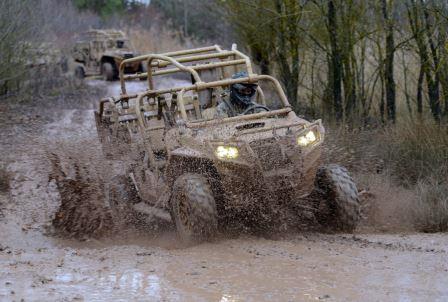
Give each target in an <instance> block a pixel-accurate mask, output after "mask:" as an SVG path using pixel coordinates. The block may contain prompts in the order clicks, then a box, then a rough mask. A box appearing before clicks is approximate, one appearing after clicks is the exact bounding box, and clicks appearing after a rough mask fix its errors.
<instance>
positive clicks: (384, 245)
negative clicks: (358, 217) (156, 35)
mask: <svg viewBox="0 0 448 302" xmlns="http://www.w3.org/2000/svg"><path fill="white" fill-rule="evenodd" d="M89 85H96V86H104V85H105V84H104V83H102V82H95V81H94V82H90V84H89ZM134 85H135V86H136V87H134V88H136V89H138V88H139V87H140V85H143V84H142V83H139V82H135V83H134ZM103 88H106V87H103ZM107 89H108V90H109V92H112V93H113V94H116V93H117V91H118V83H114V84H112V85H110V86H109V87H107ZM93 99H94V98H92V101H91V102H93ZM71 102H76V97H75V98H73V100H72V101H71ZM24 108H25V109H24ZM33 108H34V109H33V110H30V111H27V110H26V107H20V106H13V108H12V109H14V112H12V109H11V107H8V106H2V107H0V113H1V114H2V117H1V118H0V123H1V129H2V131H1V133H0V140H1V146H0V154H2V157H1V162H0V164H2V165H5V166H6V171H7V172H8V174H9V178H10V181H9V187H10V189H9V191H8V192H6V191H5V192H0V268H1V269H0V301H112V300H114V301H316V300H323V301H447V300H448V286H447V284H448V236H447V235H446V234H417V233H412V232H409V231H408V232H406V233H403V232H401V233H393V234H392V233H387V232H386V233H384V231H383V232H382V233H379V232H375V230H376V228H372V227H363V228H361V229H360V230H359V231H358V232H357V233H356V234H337V235H330V234H317V233H302V234H284V235H281V236H280V235H277V236H276V237H274V238H272V237H271V238H260V237H254V236H249V235H242V236H240V237H238V236H232V237H226V236H224V235H222V236H221V237H220V238H217V239H216V240H215V241H214V242H211V243H206V244H201V245H199V246H195V247H189V248H185V247H182V246H180V245H179V244H178V242H177V240H176V237H175V234H174V233H173V232H172V231H165V232H163V233H146V234H145V233H141V232H140V233H137V232H134V231H132V230H123V231H120V232H117V233H116V234H115V235H113V236H109V237H107V238H103V239H91V240H87V241H75V240H69V239H64V238H61V237H58V236H54V235H53V232H52V229H51V226H50V224H51V219H52V218H53V216H54V213H55V212H56V210H57V208H58V206H59V202H60V200H59V196H58V193H57V190H56V188H55V185H54V183H52V182H50V183H49V182H48V174H49V172H50V166H49V162H48V160H47V153H48V151H52V150H54V149H58V148H61V145H60V144H61V141H66V142H67V143H71V144H78V145H79V144H86V142H94V141H95V137H96V130H95V128H94V121H93V113H92V110H93V105H91V104H90V103H89V102H87V101H85V100H84V101H83V102H81V101H79V104H78V105H76V104H75V105H73V104H71V106H68V108H69V109H65V108H66V107H64V106H62V105H59V106H58V105H57V104H56V105H54V106H53V105H48V106H45V105H44V106H43V107H42V108H41V109H39V108H36V107H33ZM97 148H98V146H97V145H95V144H94V143H92V145H89V146H87V145H86V150H89V149H91V150H92V152H94V151H95V150H96V151H97ZM91 164H95V163H91ZM0 167H1V166H0ZM381 196H382V198H388V196H389V199H390V200H387V201H386V202H387V203H388V204H394V202H395V200H394V196H396V195H394V194H389V195H388V194H382V195H381ZM380 229H381V228H380Z"/></svg>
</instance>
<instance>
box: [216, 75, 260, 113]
mask: <svg viewBox="0 0 448 302" xmlns="http://www.w3.org/2000/svg"><path fill="white" fill-rule="evenodd" d="M246 77H248V75H247V72H246V71H241V72H238V73H235V74H234V75H233V76H232V79H240V78H246ZM257 87H258V85H257V84H249V83H236V84H232V85H230V100H227V99H224V98H222V99H221V102H220V103H219V105H218V106H216V114H215V117H221V118H222V117H232V116H237V115H240V114H242V113H244V112H245V111H246V110H247V109H249V108H251V107H254V106H259V105H258V104H257V103H255V102H254V101H253V100H252V99H253V97H254V95H255V92H256V91H257ZM257 112H260V108H254V109H253V110H248V111H247V112H246V113H245V114H249V113H257Z"/></svg>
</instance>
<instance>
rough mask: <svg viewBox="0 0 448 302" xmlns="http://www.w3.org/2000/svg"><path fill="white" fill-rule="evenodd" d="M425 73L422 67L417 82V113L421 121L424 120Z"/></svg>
mask: <svg viewBox="0 0 448 302" xmlns="http://www.w3.org/2000/svg"><path fill="white" fill-rule="evenodd" d="M424 76H425V72H424V69H423V66H420V72H419V74H418V82H417V112H418V116H419V118H420V119H422V114H423V79H424Z"/></svg>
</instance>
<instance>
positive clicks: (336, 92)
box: [327, 0, 343, 122]
mask: <svg viewBox="0 0 448 302" xmlns="http://www.w3.org/2000/svg"><path fill="white" fill-rule="evenodd" d="M327 18H328V32H329V34H330V47H331V56H330V59H331V63H330V64H329V67H330V70H329V73H330V77H329V78H330V79H331V81H332V82H331V84H330V86H331V89H332V90H333V91H332V92H333V108H334V115H335V118H336V121H337V122H341V121H342V118H343V106H342V86H341V84H342V61H341V52H340V49H339V46H338V40H337V32H338V25H337V22H336V9H335V7H334V1H333V0H329V1H328V16H327Z"/></svg>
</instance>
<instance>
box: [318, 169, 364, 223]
mask: <svg viewBox="0 0 448 302" xmlns="http://www.w3.org/2000/svg"><path fill="white" fill-rule="evenodd" d="M314 185H315V189H314V192H313V193H312V195H313V196H315V197H316V199H317V214H316V218H317V221H318V222H319V223H320V224H321V225H323V226H325V227H328V228H329V229H330V230H336V231H347V232H351V231H353V230H354V229H355V228H356V226H357V224H358V221H359V219H360V205H359V197H358V190H357V188H356V185H355V183H354V182H353V179H352V178H351V177H350V176H349V174H348V172H347V169H345V168H344V167H341V166H338V165H328V166H323V167H320V168H319V170H318V171H317V173H316V180H315V184H314Z"/></svg>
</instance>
